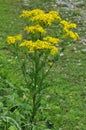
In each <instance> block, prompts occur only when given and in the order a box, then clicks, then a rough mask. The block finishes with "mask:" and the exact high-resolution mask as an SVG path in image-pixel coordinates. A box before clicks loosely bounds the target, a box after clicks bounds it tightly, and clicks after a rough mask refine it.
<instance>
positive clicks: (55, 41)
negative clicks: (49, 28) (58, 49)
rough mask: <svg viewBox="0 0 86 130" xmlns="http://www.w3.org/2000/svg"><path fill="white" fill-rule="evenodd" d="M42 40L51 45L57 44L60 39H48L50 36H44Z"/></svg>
mask: <svg viewBox="0 0 86 130" xmlns="http://www.w3.org/2000/svg"><path fill="white" fill-rule="evenodd" d="M43 40H45V41H47V42H50V43H53V44H58V43H59V42H60V39H58V38H54V37H50V36H46V37H44V38H43Z"/></svg>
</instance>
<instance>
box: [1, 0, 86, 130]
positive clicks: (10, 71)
mask: <svg viewBox="0 0 86 130" xmlns="http://www.w3.org/2000/svg"><path fill="white" fill-rule="evenodd" d="M66 2H67V1H66V0H64V3H62V2H61V3H59V1H58V0H57V2H56V1H55V0H51V1H48V0H36V2H35V0H32V1H28V2H27V3H25V2H23V1H18V0H5V1H3V0H0V130H16V129H19V127H18V125H19V126H21V127H22V130H24V129H26V127H25V125H26V124H28V115H29V113H28V110H29V109H31V108H30V106H29V105H28V104H27V101H29V99H30V97H29V95H28V90H27V89H26V88H25V86H24V82H23V81H20V79H21V72H20V73H19V72H18V70H19V68H18V64H16V59H15V60H14V59H13V57H12V55H10V52H9V48H8V46H7V44H6V38H7V36H8V35H15V34H16V33H18V32H20V30H21V29H22V28H23V27H22V25H24V24H25V23H24V21H22V20H21V19H20V18H19V14H20V13H21V11H22V10H23V9H34V8H40V9H44V10H45V11H50V10H58V11H59V13H60V15H61V16H62V17H63V18H64V19H66V20H67V19H68V20H71V21H73V22H75V23H77V27H78V33H79V35H80V37H81V39H80V41H78V42H74V43H72V44H70V45H69V46H67V48H66V49H65V51H64V52H63V53H61V54H59V59H58V62H57V63H56V64H55V66H54V68H53V69H52V71H51V75H50V76H49V77H48V79H47V81H48V83H50V84H51V87H50V88H48V89H47V90H46V91H47V92H46V91H45V92H44V97H43V100H42V105H43V108H41V110H42V111H41V112H42V113H43V116H42V117H40V120H42V122H39V123H38V126H37V128H34V129H37V130H48V129H52V130H85V129H86V112H85V109H86V49H85V46H86V40H85V38H86V36H85V32H86V27H85V21H86V17H85V11H86V6H85V1H82V3H80V2H79V0H77V1H73V4H72V5H74V7H72V8H70V4H71V3H70V2H67V3H66ZM74 2H75V3H74ZM54 31H55V30H54ZM54 31H53V32H52V33H54ZM52 77H53V78H52ZM50 81H51V82H50ZM38 116H39V114H38ZM8 117H10V118H8ZM43 120H45V121H46V122H43ZM45 124H46V126H45ZM26 130H28V129H26Z"/></svg>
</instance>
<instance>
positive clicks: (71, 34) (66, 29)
mask: <svg viewBox="0 0 86 130" xmlns="http://www.w3.org/2000/svg"><path fill="white" fill-rule="evenodd" d="M60 23H61V24H62V25H63V26H64V32H65V33H66V35H67V36H69V37H71V38H72V39H74V40H77V39H79V35H78V34H77V33H74V32H73V31H70V30H69V29H71V28H76V24H75V23H71V22H68V21H66V20H62V21H61V22H60Z"/></svg>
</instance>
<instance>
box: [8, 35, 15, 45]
mask: <svg viewBox="0 0 86 130" xmlns="http://www.w3.org/2000/svg"><path fill="white" fill-rule="evenodd" d="M7 42H8V43H9V44H14V43H15V42H16V39H15V37H13V36H9V37H8V38H7Z"/></svg>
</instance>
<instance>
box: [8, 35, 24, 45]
mask: <svg viewBox="0 0 86 130" xmlns="http://www.w3.org/2000/svg"><path fill="white" fill-rule="evenodd" d="M21 40H22V35H20V34H19V35H16V36H9V37H7V42H8V43H9V44H14V43H15V42H16V41H21Z"/></svg>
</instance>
